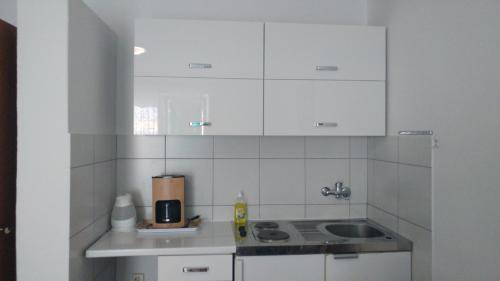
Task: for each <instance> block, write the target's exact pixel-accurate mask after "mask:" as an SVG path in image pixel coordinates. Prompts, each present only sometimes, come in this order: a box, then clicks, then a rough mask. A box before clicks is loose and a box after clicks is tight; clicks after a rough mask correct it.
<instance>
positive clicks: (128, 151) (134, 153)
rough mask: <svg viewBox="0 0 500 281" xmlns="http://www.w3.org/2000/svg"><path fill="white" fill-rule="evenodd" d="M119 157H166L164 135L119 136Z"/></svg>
mask: <svg viewBox="0 0 500 281" xmlns="http://www.w3.org/2000/svg"><path fill="white" fill-rule="evenodd" d="M117 142H118V144H117V146H118V148H117V151H118V158H165V137H164V136H118V140H117Z"/></svg>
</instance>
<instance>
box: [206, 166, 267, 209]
mask: <svg viewBox="0 0 500 281" xmlns="http://www.w3.org/2000/svg"><path fill="white" fill-rule="evenodd" d="M240 191H243V192H244V194H245V197H246V199H247V203H248V204H251V205H252V204H253V205H257V204H259V159H215V160H214V204H215V205H231V204H234V202H235V200H236V197H237V195H238V193H239V192H240Z"/></svg>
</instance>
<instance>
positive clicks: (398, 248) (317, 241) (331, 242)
mask: <svg viewBox="0 0 500 281" xmlns="http://www.w3.org/2000/svg"><path fill="white" fill-rule="evenodd" d="M274 222H276V223H277V224H278V225H279V230H283V231H285V232H287V233H288V234H289V235H290V237H289V239H287V240H286V241H284V242H272V243H262V242H260V241H258V240H257V239H256V237H255V235H253V234H252V232H253V231H254V228H252V227H251V226H252V225H255V224H256V223H257V221H253V222H252V221H251V222H250V223H249V226H250V227H247V232H248V234H247V235H246V236H245V237H243V238H238V237H237V239H236V240H237V242H236V255H238V256H268V255H306V254H350V253H380V252H406V251H412V242H411V241H409V240H408V239H406V238H404V237H402V236H401V235H399V234H398V233H396V232H393V231H391V230H389V229H387V228H385V227H383V226H381V225H379V224H377V223H375V222H373V221H371V220H368V219H341V220H296V221H293V220H291V221H274ZM328 224H368V225H371V226H373V227H376V228H377V229H378V230H381V231H382V233H384V235H382V237H380V238H345V237H339V236H335V235H325V234H324V233H322V232H321V231H320V230H318V227H319V226H321V225H328ZM297 227H298V228H297ZM299 228H300V229H302V231H300V230H299Z"/></svg>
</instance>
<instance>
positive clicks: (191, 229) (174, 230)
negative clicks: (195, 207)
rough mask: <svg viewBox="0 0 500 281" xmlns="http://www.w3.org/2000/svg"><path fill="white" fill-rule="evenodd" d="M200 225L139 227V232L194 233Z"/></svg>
mask: <svg viewBox="0 0 500 281" xmlns="http://www.w3.org/2000/svg"><path fill="white" fill-rule="evenodd" d="M198 229H199V227H198V226H196V227H182V228H137V232H138V233H141V234H170V233H172V234H174V233H192V232H196V231H198Z"/></svg>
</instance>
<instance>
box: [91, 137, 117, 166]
mask: <svg viewBox="0 0 500 281" xmlns="http://www.w3.org/2000/svg"><path fill="white" fill-rule="evenodd" d="M94 154H95V160H94V162H104V161H109V160H113V159H116V136H114V135H95V136H94Z"/></svg>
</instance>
